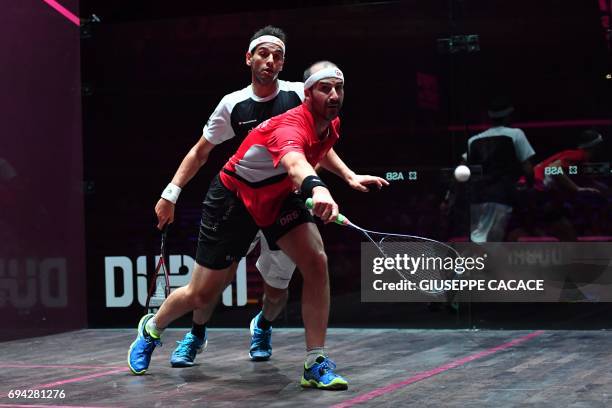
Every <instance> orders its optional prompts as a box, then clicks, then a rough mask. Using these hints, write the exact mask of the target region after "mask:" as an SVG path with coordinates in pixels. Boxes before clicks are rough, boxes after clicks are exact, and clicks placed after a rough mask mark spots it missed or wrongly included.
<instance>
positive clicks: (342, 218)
mask: <svg viewBox="0 0 612 408" xmlns="http://www.w3.org/2000/svg"><path fill="white" fill-rule="evenodd" d="M306 208H308V209H309V210H312V209H313V208H314V202H313V201H312V198H307V199H306ZM334 222H335V223H336V224H339V225H348V223H349V220H348V218H346V217H345V216H344V215H342V214H338V216H337V217H336V219H335V220H334Z"/></svg>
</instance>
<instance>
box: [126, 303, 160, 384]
mask: <svg viewBox="0 0 612 408" xmlns="http://www.w3.org/2000/svg"><path fill="white" fill-rule="evenodd" d="M153 316H154V314H153V313H149V314H147V315H144V316H143V317H142V319H140V322H138V337H136V340H134V342H133V343H132V345H131V346H130V350H129V351H128V366H129V367H130V370H131V371H132V373H134V374H135V375H142V374H144V373H145V372H146V371H147V368H149V363H150V362H151V355H152V354H153V350H155V346H161V344H162V343H161V341H160V339H156V338H153V337H152V336H151V335H150V334H149V333H147V331H146V330H145V325H146V324H147V322H148V321H149V319H151V318H152V317H153Z"/></svg>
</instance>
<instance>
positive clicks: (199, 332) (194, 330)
mask: <svg viewBox="0 0 612 408" xmlns="http://www.w3.org/2000/svg"><path fill="white" fill-rule="evenodd" d="M191 334H193V335H194V336H196V337H197V338H198V339H200V340H204V336H206V323H204V324H197V323H195V322H193V323H192V325H191Z"/></svg>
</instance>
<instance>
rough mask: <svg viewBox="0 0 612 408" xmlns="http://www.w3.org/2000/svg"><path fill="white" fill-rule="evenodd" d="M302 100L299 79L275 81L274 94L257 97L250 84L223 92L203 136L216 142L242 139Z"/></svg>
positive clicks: (301, 88)
mask: <svg viewBox="0 0 612 408" xmlns="http://www.w3.org/2000/svg"><path fill="white" fill-rule="evenodd" d="M303 100H304V84H303V83H302V82H287V81H281V80H279V81H278V88H277V90H276V92H275V93H273V94H272V95H269V96H267V97H265V98H260V97H258V96H257V95H255V94H254V93H253V88H252V87H251V85H249V86H247V87H246V88H243V89H241V90H239V91H236V92H232V93H230V94H228V95H225V96H224V97H223V99H221V102H219V105H217V108H216V109H215V111H214V112H213V114H212V115H211V116H210V118H209V119H208V122H207V123H206V125H205V126H204V133H203V135H204V137H205V138H206V139H207V140H208V141H209V142H211V143H213V144H215V145H218V144H221V143H223V142H225V141H226V140H229V139H231V138H233V137H234V136H238V141H240V142H241V141H242V140H243V139H244V138H245V137H246V135H247V133H249V131H250V130H251V129H253V128H255V127H257V125H259V124H260V123H261V122H263V121H264V120H266V119H270V118H271V117H273V116H276V115H280V114H281V113H284V112H286V111H288V110H289V109H292V108H295V107H296V106H298V105H300V104H301V103H302V101H303Z"/></svg>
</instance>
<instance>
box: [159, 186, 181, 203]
mask: <svg viewBox="0 0 612 408" xmlns="http://www.w3.org/2000/svg"><path fill="white" fill-rule="evenodd" d="M181 191H182V190H181V188H180V187H179V186H177V185H176V184H172V183H170V184H168V186H167V187H166V188H165V189H164V191H163V193H162V195H161V197H162V198H163V199H164V200H168V201H170V202H171V203H172V204H176V201H177V200H178V198H179V194H181Z"/></svg>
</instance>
